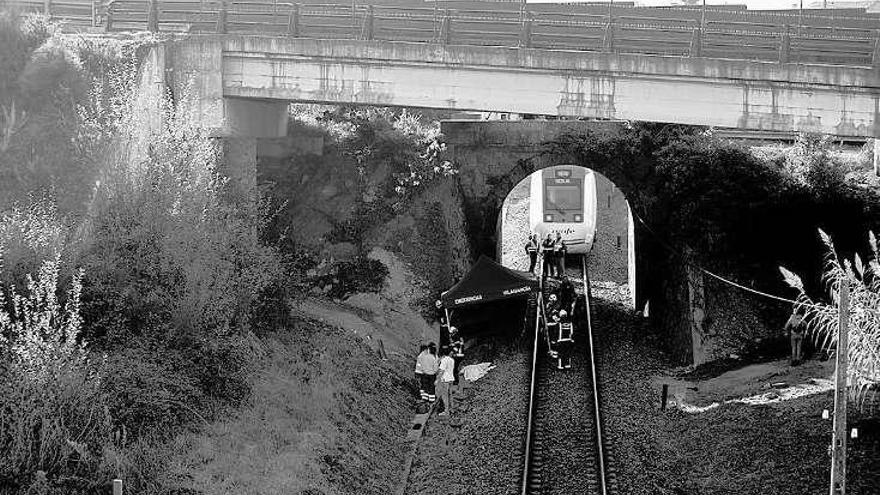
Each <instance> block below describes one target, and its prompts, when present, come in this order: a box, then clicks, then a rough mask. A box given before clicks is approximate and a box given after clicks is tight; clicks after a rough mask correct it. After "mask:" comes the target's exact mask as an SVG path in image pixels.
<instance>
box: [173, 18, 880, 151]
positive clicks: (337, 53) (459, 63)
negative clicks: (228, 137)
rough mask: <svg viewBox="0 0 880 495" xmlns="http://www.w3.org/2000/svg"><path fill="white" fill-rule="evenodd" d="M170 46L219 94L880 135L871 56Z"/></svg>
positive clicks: (212, 95)
mask: <svg viewBox="0 0 880 495" xmlns="http://www.w3.org/2000/svg"><path fill="white" fill-rule="evenodd" d="M165 49H166V50H171V53H172V54H173V55H172V56H171V57H168V60H169V61H171V62H170V63H171V64H172V65H173V69H174V70H173V73H174V75H175V79H177V80H178V83H180V82H182V81H183V79H182V78H188V79H193V80H195V81H196V87H197V88H199V96H200V97H201V98H203V99H206V100H207V101H213V102H217V103H221V102H223V101H224V100H239V101H242V102H243V100H245V99H246V100H251V101H255V100H258V101H262V102H271V101H279V103H281V102H284V103H285V104H286V102H289V101H300V102H316V103H342V104H366V105H387V106H408V107H426V108H441V109H459V110H482V111H493V112H511V113H525V114H540V115H551V116H560V117H569V118H600V119H628V120H641V121H657V122H674V123H682V124H694V125H707V126H718V127H735V128H741V129H753V130H760V131H809V132H820V133H826V134H832V135H838V136H860V137H876V136H877V135H878V126H877V124H878V112H880V72H878V71H876V70H874V69H873V68H869V67H839V66H828V65H806V64H780V63H775V62H755V61H744V60H725V59H707V58H688V57H671V56H657V55H654V56H650V55H634V54H617V53H601V52H576V51H561V50H537V49H525V48H505V47H484V46H457V45H440V44H427V43H405V42H387V41H368V40H316V39H299V38H282V37H269V36H249V35H189V36H187V37H185V38H184V39H181V40H178V41H173V42H169V43H168V44H167V46H166V47H165ZM235 104H236V105H239V106H240V104H239V103H235ZM219 106H220V107H222V106H223V105H219ZM226 106H229V105H228V104H227V105H226ZM230 117H231V114H228V112H227V113H226V114H219V113H218V114H214V115H208V116H206V118H207V121H206V123H210V121H211V119H215V120H216V121H215V122H214V123H213V126H214V127H219V126H220V125H221V124H220V121H221V120H223V119H224V118H226V119H228V118H230Z"/></svg>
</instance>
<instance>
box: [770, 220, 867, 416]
mask: <svg viewBox="0 0 880 495" xmlns="http://www.w3.org/2000/svg"><path fill="white" fill-rule="evenodd" d="M819 236H820V237H821V239H822V243H823V244H824V245H825V256H824V265H823V266H824V272H823V275H822V283H823V285H824V287H825V290H826V294H827V296H828V300H829V301H830V302H829V303H825V302H821V301H817V300H814V299H812V298H810V296H808V295H807V292H806V290H805V288H804V284H803V281H802V280H801V279H800V277H798V276H797V275H795V274H794V273H792V272H791V271H789V270H787V269H785V268H782V267H780V271H781V272H782V274H783V277H784V279H785V281H786V282H787V283H788V284H789V285H790V286H791V287H793V288H795V289H797V291H798V297H797V301H798V303H799V304H798V305H797V306H796V309H797V310H800V311H802V312H803V314H804V316H805V320H804V321H805V324H806V326H807V329H808V332H809V334H810V335H811V336H812V337H813V339H814V340H815V342H816V344H817V346H819V347H820V348H822V349H825V350H829V351H830V350H833V349H835V348H836V347H837V337H838V328H839V314H840V287H841V284H847V285H848V286H849V289H850V300H849V311H850V314H849V318H850V319H849V322H850V323H849V328H848V334H847V335H848V338H849V345H848V353H847V356H848V364H849V370H848V377H847V378H848V384H849V387H850V390H851V392H852V393H851V395H852V398H853V399H854V400H856V401H857V402H858V403H859V404H860V405H861V406H867V405H869V404H873V403H874V401H873V399H874V398H875V396H876V395H877V393H878V392H880V390H878V386H880V251H878V244H877V238H876V237H875V236H874V233H873V232H871V233H869V243H870V246H871V250H872V256H873V257H872V259H871V260H869V261H868V262H867V263H866V262H864V261H863V260H862V259H861V257H859V255H858V254H855V255H854V257H853V260H852V261H850V260H847V259H841V258H840V256H838V254H837V251H836V250H835V247H834V243H833V242H832V240H831V236H829V235H828V234H826V233H825V232H824V231H822V230H819Z"/></svg>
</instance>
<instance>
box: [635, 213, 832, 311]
mask: <svg viewBox="0 0 880 495" xmlns="http://www.w3.org/2000/svg"><path fill="white" fill-rule="evenodd" d="M630 213H631V214H632V216H633V217H635V218H636V220H638V221H639V223H641V224H642V225H643V226H644V227H645V229H646V230H647V231H648V232H649V233H650V234H651V235H652V236H653V237H654V239H655V240H656V241H657V242H658V244H660V245H661V246H663V247H664V248H665V249H666V250H668V251H669V252H671V253H672V254H674V255H675V256H677V257H679V258H681V259H682V260H684V262H685V264H686V265H688V266H690V267H693V268H695V269H696V270H699V271H700V272H702V273H705V274H706V275H709V276H710V277H712V278H714V279H716V280H719V281H721V282H723V283H725V284H728V285H731V286H733V287H736V288H738V289H740V290H744V291H746V292H750V293H752V294H756V295H758V296H762V297H766V298H768V299H774V300H776V301H781V302H784V303H789V304H793V305H795V306H797V307H806V308H814V309H828V307H827V306H822V305H818V304H809V303H805V302H803V301H798V300H795V299H789V298H787V297H782V296H777V295H775V294H770V293H768V292H764V291H760V290H758V289H755V288H753V287H749V286H746V285H743V284H740V283H739V282H735V281H733V280H730V279H728V278H726V277H723V276H721V275H718V274H717V273H715V272H712V271H711V270H708V269H706V268H703V267H702V266H700V265H698V264H696V263H694V262H693V261H691V259H690V258H689V257H688V256H686V255H685V254H683V253H681V252H679V251H678V250H677V249H675V248H674V247H673V246H671V245H670V244H669V243H667V242H666V241H665V240H664V239H663V238H662V237H661V236H660V235H659V234H658V233H657V232H655V231H654V229H652V228H651V226H650V225H648V223H647V222H645V220H644V219H643V218H642V217H641V216H639V214H638V213H636V212H635V211H634V210H633V209H632V208H630Z"/></svg>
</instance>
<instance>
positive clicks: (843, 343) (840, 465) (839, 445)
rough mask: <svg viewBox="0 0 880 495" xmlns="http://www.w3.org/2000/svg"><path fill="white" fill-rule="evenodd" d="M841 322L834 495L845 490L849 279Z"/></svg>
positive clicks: (836, 374) (833, 445)
mask: <svg viewBox="0 0 880 495" xmlns="http://www.w3.org/2000/svg"><path fill="white" fill-rule="evenodd" d="M839 307H840V316H839V318H840V325H839V327H838V333H837V357H836V366H835V372H834V378H835V380H834V382H835V383H834V432H833V433H832V434H831V442H832V443H831V492H830V493H831V495H844V494H845V493H846V375H847V359H848V357H849V355H848V340H849V339H848V336H847V333H848V330H849V328H848V327H849V280H848V279H846V277H845V276H844V279H843V280H841V281H840V303H839Z"/></svg>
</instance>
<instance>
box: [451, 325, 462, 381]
mask: <svg viewBox="0 0 880 495" xmlns="http://www.w3.org/2000/svg"><path fill="white" fill-rule="evenodd" d="M449 347H450V349H451V352H450V356H451V357H452V360H453V361H455V369H454V370H453V377H454V379H453V383H455V385H458V370H459V368H460V366H461V362H462V360H464V339H463V338H462V337H461V333H459V331H458V328H456V327H449Z"/></svg>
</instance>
